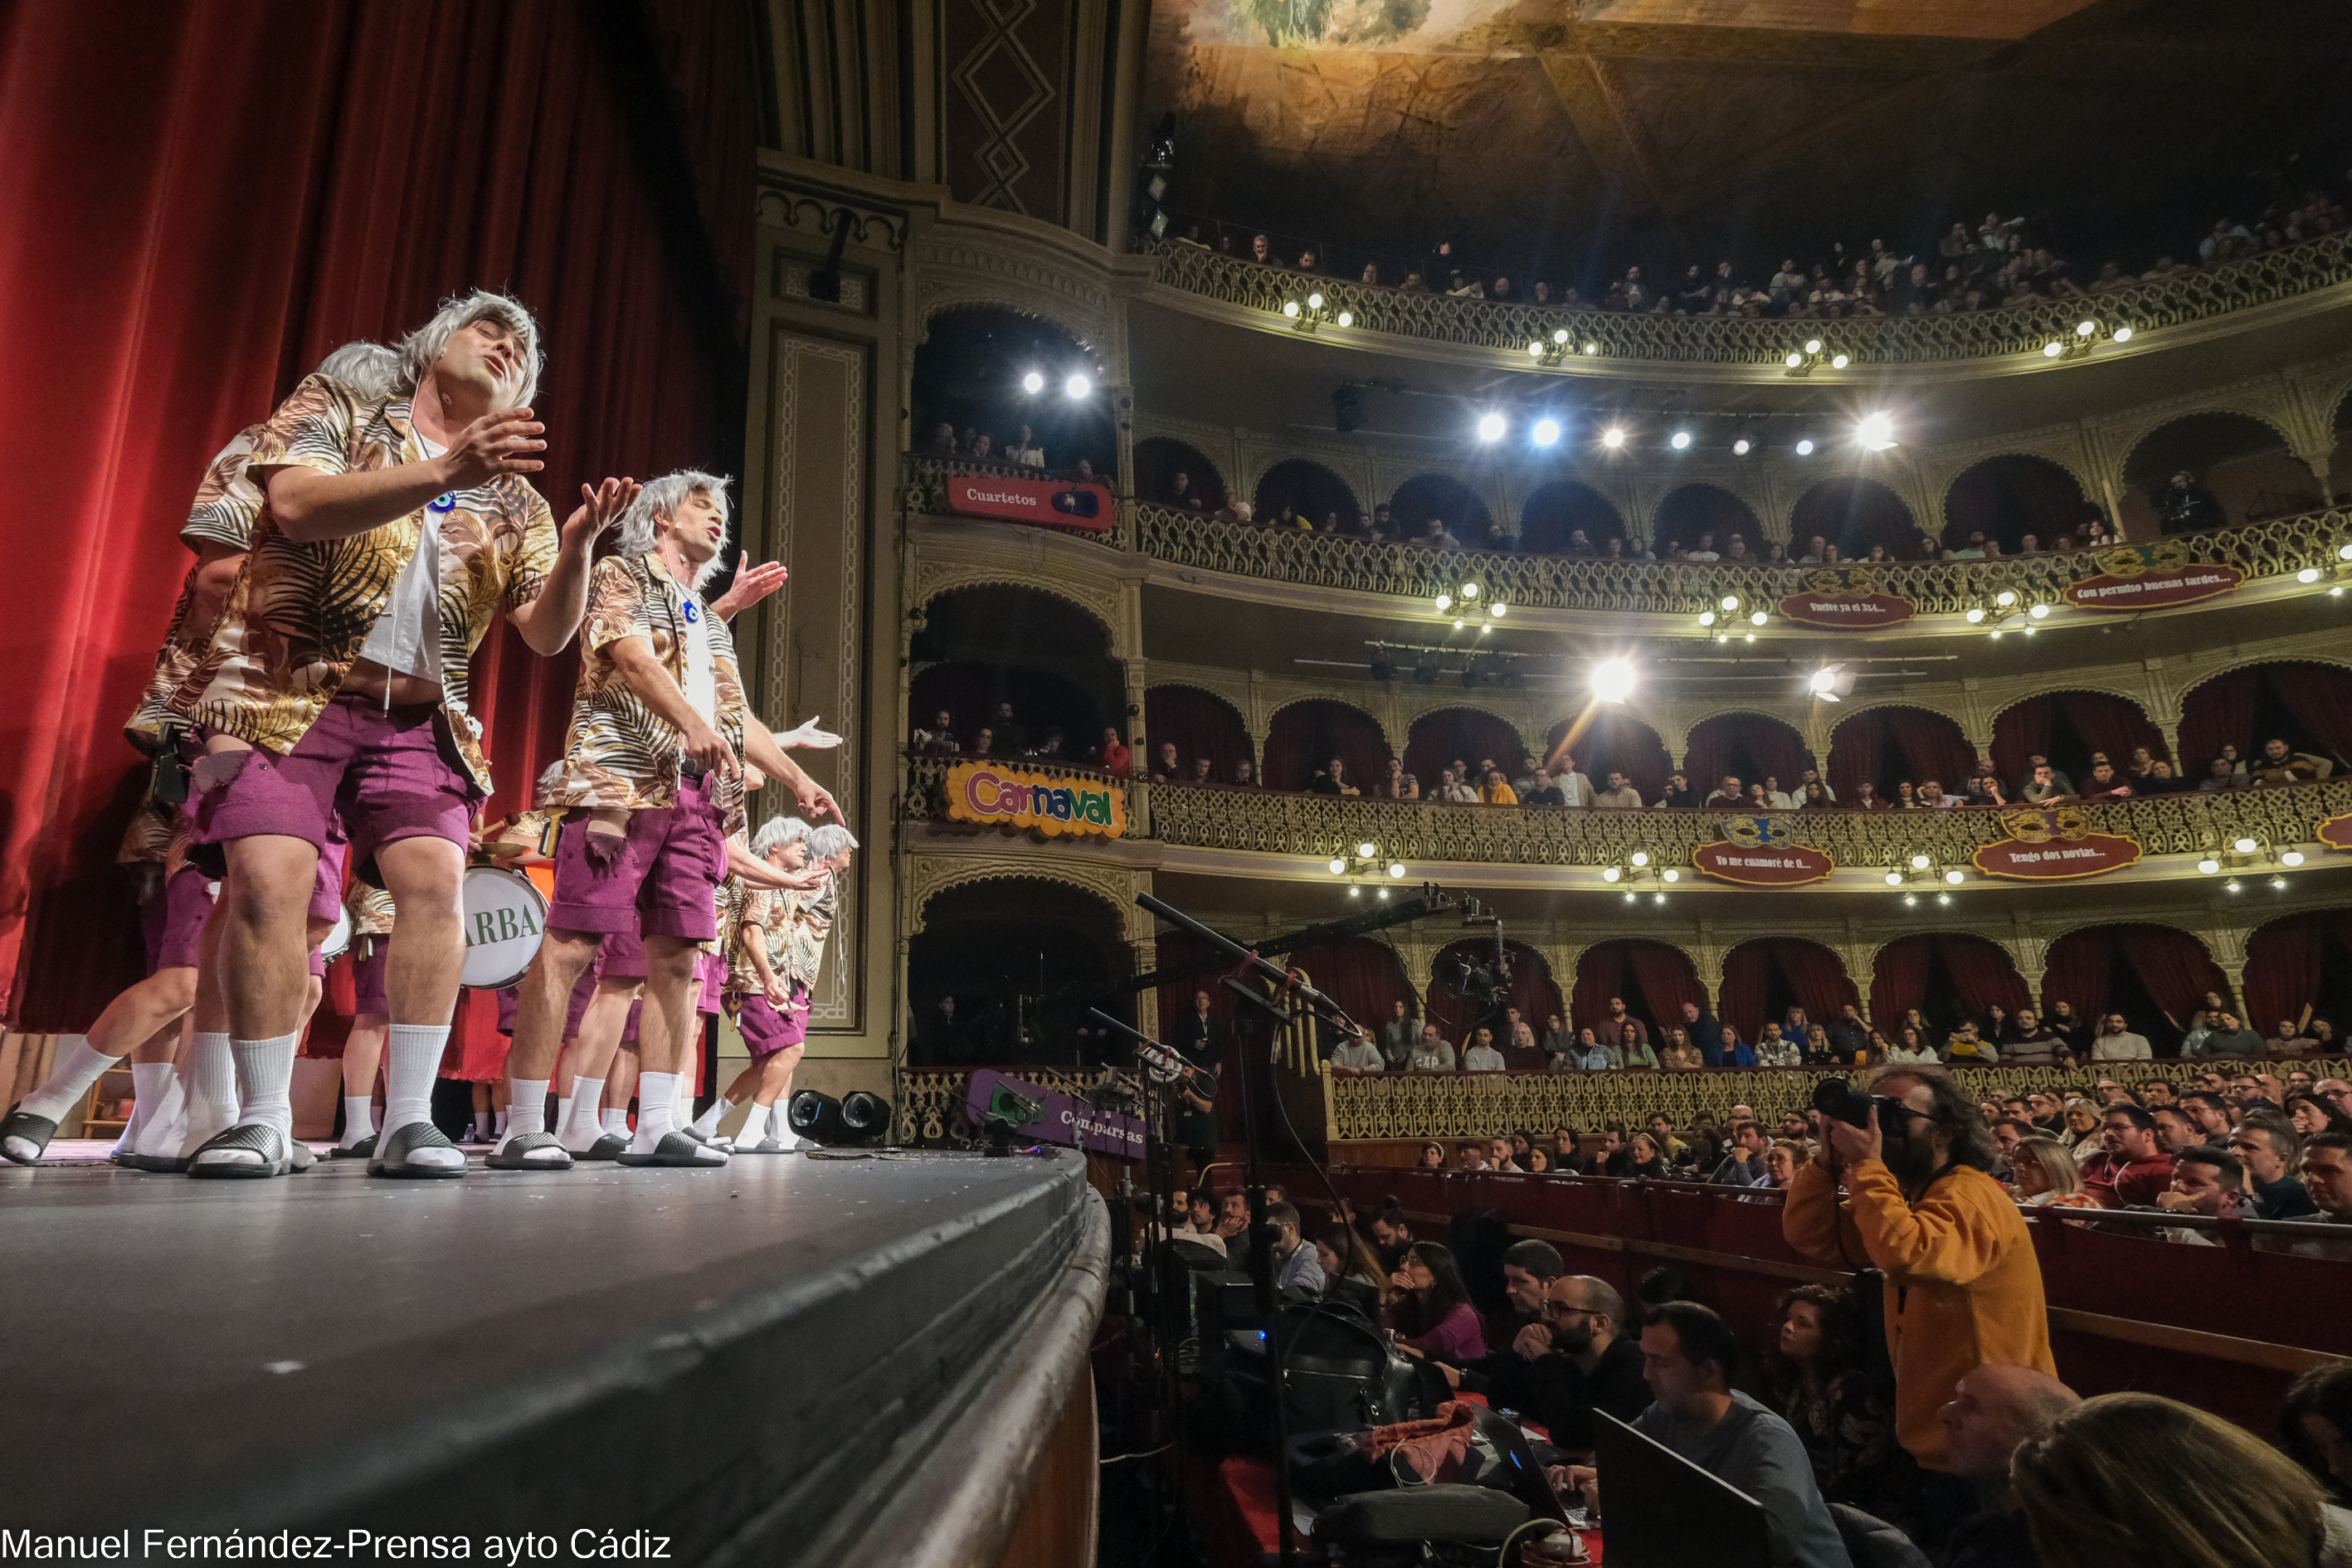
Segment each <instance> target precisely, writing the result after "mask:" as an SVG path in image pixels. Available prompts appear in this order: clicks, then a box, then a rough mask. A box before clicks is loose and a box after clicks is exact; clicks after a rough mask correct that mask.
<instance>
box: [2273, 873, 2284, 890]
mask: <svg viewBox="0 0 2352 1568" xmlns="http://www.w3.org/2000/svg"><path fill="white" fill-rule="evenodd" d="M2271 886H2272V887H2273V888H2275V889H2278V890H2279V891H2280V892H2282V893H2284V892H2285V891H2286V879H2285V878H2284V877H2273V878H2272V879H2271Z"/></svg>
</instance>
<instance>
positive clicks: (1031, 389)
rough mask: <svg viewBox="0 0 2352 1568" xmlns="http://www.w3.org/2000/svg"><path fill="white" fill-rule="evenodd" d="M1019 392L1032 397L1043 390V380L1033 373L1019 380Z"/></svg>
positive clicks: (1043, 378)
mask: <svg viewBox="0 0 2352 1568" xmlns="http://www.w3.org/2000/svg"><path fill="white" fill-rule="evenodd" d="M1021 390H1022V391H1024V392H1026V393H1030V394H1032V395H1034V394H1036V393H1040V392H1043V391H1045V377H1044V376H1042V375H1040V374H1038V373H1037V372H1035V371H1034V370H1033V371H1031V372H1030V373H1029V374H1026V375H1024V376H1023V377H1022V378H1021Z"/></svg>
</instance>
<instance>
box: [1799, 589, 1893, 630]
mask: <svg viewBox="0 0 2352 1568" xmlns="http://www.w3.org/2000/svg"><path fill="white" fill-rule="evenodd" d="M1917 608H1918V607H1917V606H1916V605H1913V604H1912V603H1911V601H1910V600H1908V599H1898V598H1896V597H1895V595H1892V594H1791V595H1789V596H1788V597H1787V598H1785V599H1783V600H1781V601H1780V614H1781V616H1783V617H1784V618H1785V619H1788V620H1791V621H1797V622H1800V623H1801V624H1803V625H1805V626H1842V627H1844V628H1845V629H1847V630H1849V631H1864V630H1867V629H1869V628H1870V627H1873V626H1899V625H1901V624H1902V623H1903V622H1905V621H1907V620H1909V619H1910V618H1911V617H1912V616H1913V615H1915V614H1916V613H1917Z"/></svg>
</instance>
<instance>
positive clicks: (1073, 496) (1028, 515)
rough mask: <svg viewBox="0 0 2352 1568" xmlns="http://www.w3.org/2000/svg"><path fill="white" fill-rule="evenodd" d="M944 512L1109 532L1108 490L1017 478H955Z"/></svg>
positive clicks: (950, 481) (970, 476)
mask: <svg viewBox="0 0 2352 1568" xmlns="http://www.w3.org/2000/svg"><path fill="white" fill-rule="evenodd" d="M948 507H949V509H950V510H953V511H960V512H964V513H967V514H969V515H971V516H973V517H1002V518H1009V519H1011V520H1012V521H1014V522H1036V523H1046V524H1050V525H1051V526H1053V527H1055V528H1088V529H1093V530H1095V531H1097V532H1108V531H1109V529H1110V526H1111V523H1112V521H1113V516H1114V514H1113V512H1112V510H1111V493H1110V489H1109V487H1108V486H1105V485H1095V484H1059V483H1056V482H1055V481H1054V480H1051V479H1010V478H1007V477H1006V476H1004V475H1002V474H958V475H956V476H954V477H953V478H952V479H949V480H948Z"/></svg>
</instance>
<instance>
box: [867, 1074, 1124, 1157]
mask: <svg viewBox="0 0 2352 1568" xmlns="http://www.w3.org/2000/svg"><path fill="white" fill-rule="evenodd" d="M974 1070H975V1069H973V1068H921V1067H901V1068H899V1069H898V1107H897V1114H896V1116H895V1117H894V1118H893V1120H892V1121H891V1125H890V1141H891V1142H893V1143H902V1144H904V1143H961V1142H968V1141H969V1140H971V1139H972V1138H974V1137H976V1136H978V1130H977V1129H975V1128H974V1127H973V1126H972V1125H971V1117H970V1116H969V1115H968V1114H967V1113H966V1111H965V1109H964V1095H965V1093H966V1092H967V1091H968V1090H969V1089H970V1088H971V1075H972V1072H973V1071H974ZM997 1070H998V1071H999V1072H1002V1073H1003V1074H1005V1075H1006V1076H1007V1077H1010V1078H1017V1079H1021V1080H1022V1081H1023V1082H1024V1083H1033V1084H1035V1085H1036V1086H1037V1087H1038V1088H1039V1089H1059V1090H1060V1091H1061V1092H1063V1093H1064V1094H1073V1095H1085V1094H1087V1093H1090V1092H1091V1091H1093V1090H1095V1089H1099V1088H1101V1087H1102V1085H1103V1083H1104V1081H1105V1080H1106V1079H1108V1078H1110V1077H1111V1075H1112V1069H1110V1068H1102V1067H1066V1066H1065V1067H1042V1066H1036V1065H1029V1066H1016V1067H1004V1068H998V1069H997Z"/></svg>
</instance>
